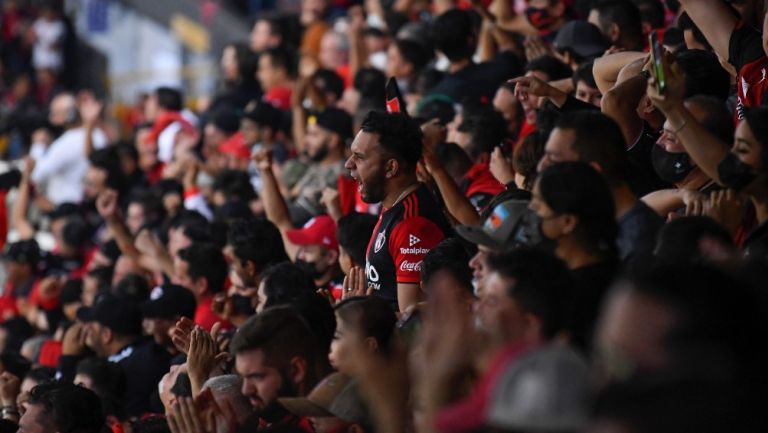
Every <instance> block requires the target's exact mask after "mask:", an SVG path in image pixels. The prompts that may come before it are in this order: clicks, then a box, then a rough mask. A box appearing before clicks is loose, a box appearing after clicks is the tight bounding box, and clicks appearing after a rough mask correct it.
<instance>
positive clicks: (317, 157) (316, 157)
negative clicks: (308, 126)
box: [309, 144, 328, 162]
mask: <svg viewBox="0 0 768 433" xmlns="http://www.w3.org/2000/svg"><path fill="white" fill-rule="evenodd" d="M326 156H328V144H323V145H322V147H320V149H318V150H317V152H315V153H314V154H313V155H309V159H310V160H311V161H312V162H320V161H322V160H324V159H325V157H326Z"/></svg>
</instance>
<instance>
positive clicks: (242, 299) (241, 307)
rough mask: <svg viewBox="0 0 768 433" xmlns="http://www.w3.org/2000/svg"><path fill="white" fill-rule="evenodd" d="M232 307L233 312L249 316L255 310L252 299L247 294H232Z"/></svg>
mask: <svg viewBox="0 0 768 433" xmlns="http://www.w3.org/2000/svg"><path fill="white" fill-rule="evenodd" d="M231 300H232V309H233V310H234V311H235V314H240V315H245V316H250V315H251V314H253V313H254V312H255V310H254V309H253V304H252V300H251V298H250V297H249V296H243V295H232V297H231Z"/></svg>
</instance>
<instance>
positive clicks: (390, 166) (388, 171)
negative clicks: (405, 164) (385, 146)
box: [384, 158, 400, 179]
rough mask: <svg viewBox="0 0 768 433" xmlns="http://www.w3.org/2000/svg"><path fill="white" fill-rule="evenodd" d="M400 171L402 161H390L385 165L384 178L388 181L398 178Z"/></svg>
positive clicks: (392, 159)
mask: <svg viewBox="0 0 768 433" xmlns="http://www.w3.org/2000/svg"><path fill="white" fill-rule="evenodd" d="M399 171H400V161H398V160H396V159H395V158H390V159H388V160H387V162H386V164H385V165H384V176H385V177H386V178H387V179H391V178H393V177H395V176H397V173H398V172H399Z"/></svg>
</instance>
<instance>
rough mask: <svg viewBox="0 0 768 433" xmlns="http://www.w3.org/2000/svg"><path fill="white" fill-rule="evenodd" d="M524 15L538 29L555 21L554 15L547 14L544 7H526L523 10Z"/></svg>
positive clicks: (544, 27)
mask: <svg viewBox="0 0 768 433" xmlns="http://www.w3.org/2000/svg"><path fill="white" fill-rule="evenodd" d="M525 16H526V18H528V21H529V22H530V23H531V25H532V26H534V27H536V28H537V29H538V30H543V29H546V28H548V27H549V26H551V25H552V24H554V23H555V17H553V16H551V15H549V10H548V9H546V8H535V7H528V8H527V9H526V10H525Z"/></svg>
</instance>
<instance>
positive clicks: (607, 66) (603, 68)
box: [592, 51, 647, 95]
mask: <svg viewBox="0 0 768 433" xmlns="http://www.w3.org/2000/svg"><path fill="white" fill-rule="evenodd" d="M646 55H647V54H645V53H641V52H639V51H624V52H621V53H615V54H610V55H607V56H603V57H599V58H597V59H595V63H594V66H592V75H594V77H595V83H597V88H598V89H600V92H601V93H602V94H603V95H605V94H606V93H608V90H610V89H611V88H612V87H613V86H614V85H616V82H617V81H618V78H619V73H620V72H621V70H622V69H623V68H624V66H626V65H628V64H630V63H632V62H634V61H635V60H638V59H641V58H643V57H645V56H646Z"/></svg>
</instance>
